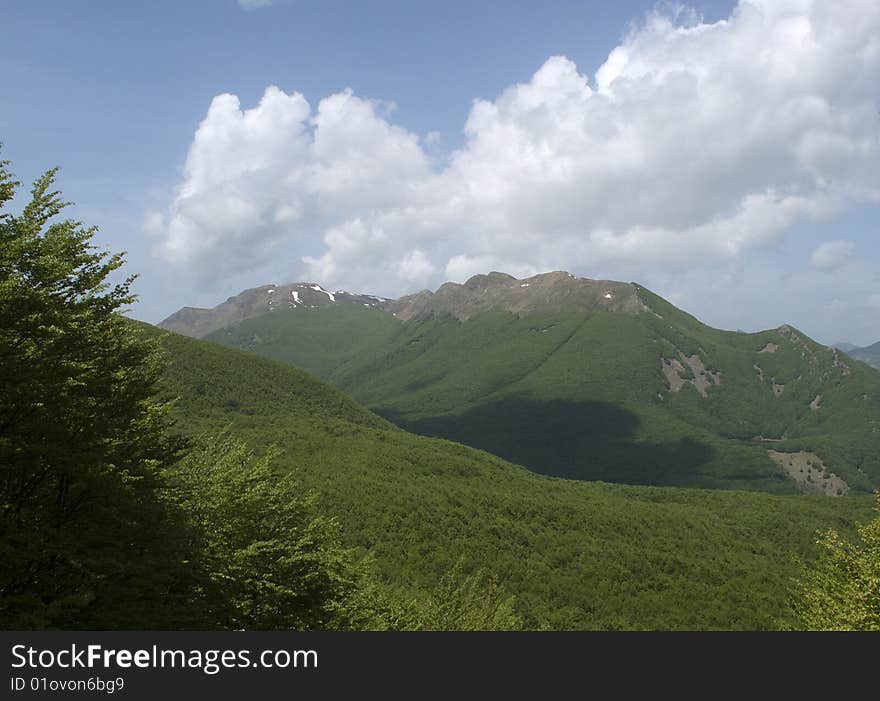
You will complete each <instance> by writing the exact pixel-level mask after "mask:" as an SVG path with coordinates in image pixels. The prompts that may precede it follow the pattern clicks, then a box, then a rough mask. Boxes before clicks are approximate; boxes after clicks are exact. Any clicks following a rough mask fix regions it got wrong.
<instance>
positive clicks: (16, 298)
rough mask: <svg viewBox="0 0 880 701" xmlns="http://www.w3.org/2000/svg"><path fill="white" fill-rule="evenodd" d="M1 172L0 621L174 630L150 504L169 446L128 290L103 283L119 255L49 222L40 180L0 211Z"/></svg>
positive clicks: (49, 201)
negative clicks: (25, 197) (129, 315)
mask: <svg viewBox="0 0 880 701" xmlns="http://www.w3.org/2000/svg"><path fill="white" fill-rule="evenodd" d="M8 167H9V163H8V161H3V162H0V622H2V625H3V627H5V628H11V627H27V628H38V627H44V626H61V627H64V626H77V627H92V626H95V627H139V626H142V625H143V626H146V625H148V624H149V625H150V626H151V627H157V626H163V625H167V626H172V627H173V626H175V625H183V624H184V622H183V621H180V620H178V619H176V618H175V617H176V616H177V615H179V614H180V612H181V611H192V607H191V606H186V605H185V599H186V597H187V592H188V587H189V585H188V584H187V583H186V581H185V580H186V577H185V576H182V570H181V562H183V561H185V560H186V559H187V558H186V553H185V545H186V538H184V537H183V536H182V535H180V534H181V531H180V529H179V528H177V524H175V521H174V514H173V513H170V512H169V509H168V507H167V506H166V505H165V504H163V502H161V500H159V499H158V498H157V493H156V488H157V486H158V482H157V474H158V471H159V469H160V468H162V467H163V466H166V465H168V464H170V463H171V462H172V461H173V460H175V459H176V455H177V453H178V450H179V448H180V446H181V444H180V441H179V440H178V439H175V438H173V437H170V436H169V433H168V432H167V407H165V406H164V405H163V404H161V403H159V402H158V401H156V400H155V399H154V398H153V393H154V389H155V385H156V382H157V380H158V378H159V375H160V372H161V363H160V358H159V350H158V346H157V341H156V340H147V339H145V338H144V337H143V336H142V334H140V333H139V332H138V331H137V329H136V328H135V326H134V325H133V324H132V323H131V322H129V321H127V320H126V319H124V318H123V317H122V316H121V315H120V312H121V311H123V310H124V309H125V308H126V307H127V306H128V305H130V304H131V303H132V302H133V301H134V295H133V294H132V293H131V283H132V280H133V278H132V277H129V278H126V279H123V280H121V281H120V282H118V283H115V284H112V283H111V282H109V280H110V278H111V277H112V275H113V274H114V273H115V271H117V270H118V269H119V268H120V267H121V266H122V264H123V255H122V254H116V255H111V254H108V253H105V252H101V251H99V250H97V249H96V247H95V246H94V245H93V243H92V238H93V236H94V233H95V231H96V229H95V228H94V227H92V228H88V227H85V226H83V225H82V224H81V223H80V222H77V221H72V220H70V219H65V220H60V219H59V218H58V215H59V214H60V213H61V212H62V210H63V209H64V207H65V206H66V203H65V202H64V201H62V199H61V197H60V195H59V193H58V192H56V191H54V190H53V189H52V186H53V182H54V178H55V173H56V171H55V170H50V171H49V172H48V173H46V174H45V175H43V176H42V177H41V178H39V179H38V180H37V181H36V182H35V184H34V186H33V188H32V190H31V197H30V200H29V201H28V202H27V203H26V204H25V205H24V207H23V209H22V210H21V213H20V214H12V213H10V212H8V211H5V210H7V208H8V207H9V205H10V203H11V201H12V198H13V196H14V195H15V193H16V190H17V189H18V188H19V185H20V184H19V183H18V182H16V181H15V180H14V179H13V177H12V175H11V173H10V171H9V169H8ZM160 543H161V547H159V544H160ZM158 601H162V602H163V604H162V606H156V605H155V603H156V602H158ZM175 602H179V603H180V604H181V605H180V607H179V608H178V607H176V606H175ZM166 614H167V616H168V617H169V620H164V619H163V616H164V615H166Z"/></svg>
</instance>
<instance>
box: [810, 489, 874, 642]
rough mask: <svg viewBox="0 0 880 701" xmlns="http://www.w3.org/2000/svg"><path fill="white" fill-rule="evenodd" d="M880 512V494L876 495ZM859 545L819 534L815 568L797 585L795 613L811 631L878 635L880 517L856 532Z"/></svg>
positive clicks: (835, 536) (831, 533) (838, 536)
mask: <svg viewBox="0 0 880 701" xmlns="http://www.w3.org/2000/svg"><path fill="white" fill-rule="evenodd" d="M877 502H878V503H877V508H878V510H880V493H878V495H877ZM856 530H857V533H858V536H859V540H860V541H861V542H858V543H853V542H850V541H847V540H845V539H843V538H842V537H841V536H840V535H839V534H838V533H837V532H836V531H834V530H829V531H827V532H825V533H822V534H820V536H819V538H818V540H817V543H818V544H819V546H821V548H822V555H821V556H820V558H819V560H818V562H817V563H816V564H815V565H814V566H813V567H811V568H809V569H807V570H806V571H805V574H804V576H803V578H802V579H801V580H800V581H799V582H798V583H797V598H796V600H795V601H794V609H795V612H796V613H797V614H798V615H799V617H800V619H801V620H802V621H803V623H804V626H805V627H806V628H807V629H809V630H880V517H877V518H875V519H874V520H873V521H871V522H870V523H868V524H866V525H860V526H858V527H857V528H856Z"/></svg>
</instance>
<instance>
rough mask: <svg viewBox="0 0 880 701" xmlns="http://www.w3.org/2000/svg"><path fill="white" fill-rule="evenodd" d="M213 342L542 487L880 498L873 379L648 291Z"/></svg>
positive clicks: (590, 290) (397, 308)
mask: <svg viewBox="0 0 880 701" xmlns="http://www.w3.org/2000/svg"><path fill="white" fill-rule="evenodd" d="M377 310H378V311H377ZM382 311H384V312H387V313H382ZM208 338H209V339H210V340H213V341H216V342H218V343H221V344H224V345H228V346H232V347H236V348H241V349H245V350H251V351H254V352H256V353H259V354H261V355H264V356H267V357H271V358H274V359H277V360H282V361H284V362H288V363H291V364H294V365H298V366H300V367H302V368H305V369H307V370H309V371H311V372H314V373H315V374H317V375H319V376H320V377H322V378H324V379H326V380H328V381H330V382H331V383H333V384H334V385H336V386H337V387H339V388H340V389H342V390H343V391H345V392H347V393H348V394H350V395H351V396H353V397H354V398H355V399H357V400H358V401H360V402H362V403H364V404H365V405H366V406H367V407H369V408H371V409H373V410H374V411H376V412H377V413H379V414H381V415H382V416H384V417H386V418H387V419H389V420H391V421H393V422H394V423H396V424H398V425H400V426H402V427H404V428H406V429H407V430H410V431H413V432H416V433H421V434H425V435H432V436H440V437H444V438H448V439H451V440H455V441H458V442H461V443H465V444H467V445H471V446H474V447H477V448H482V449H484V450H487V451H489V452H492V453H494V454H496V455H499V456H501V457H503V458H505V459H507V460H510V461H512V462H516V463H519V464H522V465H525V466H527V467H529V468H530V469H532V470H534V471H536V472H541V473H544V474H548V475H553V476H561V477H569V478H577V479H583V480H602V481H607V482H624V483H631V484H653V485H677V486H697V487H712V488H737V489H759V490H764V491H769V492H777V493H795V492H798V491H807V492H816V493H821V494H830V495H840V494H846V493H848V492H869V491H871V490H873V489H874V488H875V487H877V486H878V485H880V431H878V429H877V426H878V425H880V376H878V375H877V373H875V372H873V371H872V370H870V369H868V368H866V367H865V366H863V365H861V364H859V363H854V362H852V361H851V360H850V359H849V358H847V356H845V355H844V354H843V353H841V352H840V351H838V350H836V349H831V348H828V347H826V346H822V345H820V344H818V343H815V342H813V341H812V340H810V339H809V338H807V337H806V336H805V335H804V334H803V333H801V332H800V331H798V330H796V329H794V328H792V327H790V326H781V327H779V328H777V329H772V330H768V331H764V332H760V333H755V334H744V333H734V332H728V331H720V330H717V329H712V328H710V327H708V326H706V325H704V324H702V323H700V322H699V321H698V320H697V319H695V318H694V317H692V316H690V315H688V314H686V313H684V312H682V311H681V310H679V309H677V308H675V307H674V306H673V305H671V304H670V303H669V302H667V301H665V300H663V299H662V298H660V297H658V296H657V295H655V294H653V293H651V292H650V291H649V290H647V289H645V288H644V287H642V286H640V285H637V284H627V283H615V282H607V281H596V280H585V279H581V278H575V277H573V276H571V275H569V274H567V273H549V274H546V275H539V276H535V277H532V278H528V279H525V280H517V279H515V278H512V277H511V276H509V275H503V274H500V273H492V274H489V275H479V276H475V277H474V278H471V279H470V280H468V281H467V282H466V283H465V284H463V285H457V284H452V283H448V284H446V285H444V286H442V287H441V288H440V289H439V290H437V292H434V293H430V292H422V293H419V294H417V295H412V296H409V297H404V298H401V299H399V300H381V301H380V302H379V303H377V304H376V305H368V306H364V305H363V303H362V304H361V305H358V304H347V305H342V304H336V305H329V304H324V305H322V306H320V307H315V308H308V309H307V308H305V307H303V306H294V307H291V306H287V307H285V308H283V309H278V311H274V312H271V313H265V312H264V313H263V314H262V315H260V316H255V317H252V318H249V319H245V320H244V321H241V322H239V323H235V324H232V325H230V326H228V327H226V328H223V329H220V330H217V331H215V332H213V333H211V334H210V335H209V336H208Z"/></svg>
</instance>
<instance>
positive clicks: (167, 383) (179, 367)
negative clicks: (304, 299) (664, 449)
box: [144, 305, 873, 630]
mask: <svg viewBox="0 0 880 701" xmlns="http://www.w3.org/2000/svg"><path fill="white" fill-rule="evenodd" d="M338 318H342V319H359V318H365V319H369V320H374V321H378V320H380V319H385V320H389V321H390V322H391V324H393V325H394V326H395V327H398V328H406V327H407V324H408V323H412V322H407V324H404V323H403V322H400V321H397V320H396V319H394V318H393V317H391V315H390V314H378V313H376V312H375V311H371V310H369V309H367V308H366V307H360V308H357V307H356V306H355V305H348V306H345V305H337V306H335V307H332V306H325V307H324V308H321V309H315V310H312V311H311V312H310V313H304V312H302V310H300V311H296V310H294V308H292V307H291V308H288V309H287V310H284V311H278V312H272V313H268V314H265V315H264V316H263V317H262V319H263V321H264V322H267V323H266V326H267V327H268V326H269V323H271V324H279V325H280V326H281V327H284V324H285V323H287V322H289V321H290V320H292V319H296V320H299V321H301V322H302V323H304V324H307V326H301V327H299V328H300V329H301V330H303V331H305V330H313V329H320V328H322V324H321V323H319V322H320V321H321V320H322V319H327V320H331V319H332V320H336V319H338ZM250 321H251V322H256V321H257V319H252V320H250ZM246 323H249V322H246ZM463 323H464V324H470V323H472V322H463ZM367 327H368V325H367V324H364V326H363V328H364V329H365V328H367ZM144 328H145V332H147V333H153V334H158V332H157V331H156V330H155V329H151V328H149V327H147V326H146V325H144ZM338 331H339V329H338V327H337V328H336V330H335V331H334V332H333V333H332V334H329V332H325V333H324V338H325V340H327V345H326V346H325V351H326V352H328V353H330V354H335V353H336V349H334V348H333V347H332V345H331V344H330V342H329V337H328V335H329V336H334V337H335V336H336V335H337V334H338ZM538 333H540V331H538ZM548 333H549V332H548ZM162 343H163V346H164V350H165V355H166V357H167V361H168V367H167V369H166V371H165V375H164V378H163V381H162V392H163V396H166V397H168V398H169V399H174V400H175V401H174V405H173V412H174V417H175V418H176V421H177V426H178V428H179V429H180V430H182V431H184V432H186V433H191V434H201V433H203V432H205V431H210V432H215V431H220V430H229V431H231V432H232V433H233V435H235V436H237V437H239V438H242V439H245V440H247V441H248V442H249V443H250V445H251V446H253V447H254V448H255V449H256V450H258V451H260V452H262V451H263V450H264V449H265V448H266V447H267V446H270V445H276V446H278V447H279V448H280V449H281V451H280V455H279V457H278V458H277V466H278V468H279V469H280V470H290V469H295V470H296V475H297V478H298V480H299V481H300V482H301V484H302V485H303V488H304V489H307V490H315V491H317V492H318V493H319V495H320V505H321V508H322V509H324V510H326V511H327V512H328V513H329V514H332V515H334V516H335V517H336V518H338V520H339V523H340V525H341V529H342V535H343V537H344V539H345V541H346V543H347V544H348V545H350V546H351V547H355V548H357V549H358V550H359V551H360V552H363V553H369V554H370V556H371V559H373V560H374V562H375V566H376V568H377V571H378V573H379V574H380V575H381V578H382V580H383V581H384V582H387V583H388V585H389V586H390V587H393V588H394V589H395V590H396V591H399V592H401V594H402V595H403V596H405V597H420V596H425V595H426V593H427V592H431V591H433V590H435V589H436V587H437V581H438V579H439V578H440V576H442V573H444V572H446V571H448V569H449V568H450V567H452V566H453V565H454V564H455V563H456V562H457V561H458V560H459V558H463V559H464V562H465V565H466V567H468V568H476V567H481V568H485V569H486V570H487V571H488V572H491V573H493V574H495V575H497V577H498V578H499V580H500V582H502V584H503V586H504V588H505V590H506V591H507V592H508V593H510V594H511V595H513V596H515V597H516V608H517V612H518V613H519V614H520V615H521V616H522V617H523V618H524V619H525V621H526V624H527V625H528V626H529V627H535V628H537V627H549V628H556V629H572V628H575V629H612V628H617V629H620V628H624V629H651V628H662V629H698V630H704V629H716V628H728V629H729V628H734V629H766V628H776V627H780V626H782V627H785V626H797V625H798V622H797V621H796V620H795V619H794V618H793V617H792V613H791V610H790V609H789V608H788V605H787V603H788V600H789V597H790V590H791V582H792V580H793V578H794V577H796V576H797V575H798V566H797V564H796V559H798V560H809V559H811V558H812V557H813V556H814V549H815V546H814V540H815V535H814V534H815V533H816V531H817V530H819V529H824V528H828V527H830V526H834V527H835V528H843V529H844V530H845V531H846V532H849V531H851V529H852V524H853V523H855V522H856V521H865V520H867V519H869V518H870V516H871V507H872V504H873V500H872V499H871V498H870V497H863V498H848V499H821V498H809V497H807V498H805V497H800V496H795V497H790V496H789V497H786V496H775V495H768V494H758V493H747V492H720V491H714V492H713V491H706V490H684V489H656V488H645V487H627V486H621V485H606V484H587V483H584V482H575V481H567V480H554V479H547V478H545V477H541V476H538V475H534V474H532V473H530V472H528V471H527V470H523V469H522V468H520V467H517V466H515V465H512V464H510V463H507V462H505V461H503V460H500V459H498V458H496V457H494V456H492V455H489V454H487V453H485V452H482V451H478V450H473V449H471V448H468V447H466V446H462V445H458V444H455V443H450V442H448V441H444V440H436V439H432V438H426V437H422V436H415V435H412V434H409V433H406V432H405V431H402V430H400V429H399V428H397V427H395V426H392V425H391V424H389V423H388V422H386V421H384V420H383V419H381V418H379V417H378V416H376V415H375V414H372V413H370V412H369V411H367V410H365V409H364V408H363V407H361V406H358V405H357V404H356V403H355V402H354V401H352V400H351V399H349V398H348V397H346V396H344V395H343V394H342V393H341V392H339V391H338V390H335V389H333V388H332V387H329V386H327V385H325V384H324V383H322V382H320V381H318V380H317V379H316V378H314V377H312V376H310V375H309V374H307V373H305V372H303V371H301V370H299V369H297V368H294V367H290V366H289V365H286V364H282V363H278V362H274V361H272V360H268V359H265V358H260V357H257V356H256V355H254V354H252V353H242V352H239V351H236V350H234V349H229V348H223V347H221V346H218V345H216V344H214V343H207V342H205V341H199V340H195V339H191V338H184V337H182V336H178V335H176V334H165V335H164V338H163V339H162Z"/></svg>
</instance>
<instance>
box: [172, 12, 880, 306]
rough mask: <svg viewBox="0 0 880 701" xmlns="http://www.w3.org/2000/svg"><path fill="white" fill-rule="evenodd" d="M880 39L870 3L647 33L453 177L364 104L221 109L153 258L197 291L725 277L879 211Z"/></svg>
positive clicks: (557, 67) (494, 125)
mask: <svg viewBox="0 0 880 701" xmlns="http://www.w3.org/2000/svg"><path fill="white" fill-rule="evenodd" d="M878 37H880V3H877V2H876V0H835V1H834V2H832V1H831V0H825V1H819V0H816V1H815V2H811V1H810V0H791V1H787V2H779V1H778V0H773V1H771V0H743V2H741V3H740V5H739V6H738V7H737V8H736V9H735V11H734V12H733V14H732V15H731V16H730V17H729V18H728V19H726V20H723V21H720V22H716V23H713V24H706V23H702V22H701V21H700V19H699V17H698V16H697V15H695V14H694V13H693V12H689V11H677V12H676V13H675V14H674V15H670V14H663V13H660V12H656V13H652V14H651V15H649V16H648V18H647V19H646V20H645V22H644V23H643V24H642V25H641V26H639V27H637V28H636V29H634V30H633V31H632V32H631V33H630V34H629V35H628V36H627V37H626V38H625V39H624V40H623V41H622V42H621V44H620V45H619V46H617V47H616V48H615V49H614V50H613V51H612V52H611V53H610V54H609V56H608V59H607V60H606V62H605V63H604V64H603V65H602V66H601V67H600V68H599V70H598V71H597V72H596V74H595V77H594V79H592V80H591V79H590V78H589V77H588V76H587V75H584V74H583V73H581V72H579V70H578V68H577V66H575V64H574V63H573V62H572V61H570V60H569V59H567V58H565V57H562V56H555V57H551V58H549V59H548V60H547V61H546V63H545V64H544V65H543V66H541V67H540V68H539V70H538V71H537V72H536V73H535V74H534V76H532V78H531V79H530V80H529V81H528V82H526V83H523V84H517V85H513V86H511V87H509V88H508V89H507V90H505V91H504V92H503V93H502V94H501V95H499V96H498V97H497V98H496V99H494V100H475V101H474V103H473V106H472V108H471V111H470V113H469V115H468V117H467V120H466V122H465V127H464V135H465V141H464V144H463V145H462V146H461V148H459V149H458V150H457V151H455V152H454V153H453V154H452V156H451V158H450V159H449V161H448V162H447V164H446V165H445V166H444V167H443V168H442V169H440V170H437V169H434V168H432V165H431V159H430V157H429V156H428V155H427V154H426V152H425V150H424V149H423V144H424V145H427V146H430V145H431V144H432V143H434V142H435V141H436V137H435V136H434V135H431V134H428V135H424V136H423V137H422V138H421V139H420V138H419V136H418V135H416V134H413V133H411V132H409V131H407V130H405V129H403V128H401V127H399V126H396V125H394V124H393V122H392V121H391V113H392V110H391V109H389V107H388V106H387V105H385V104H383V103H379V102H376V101H372V100H367V99H363V98H360V97H358V96H356V95H354V94H352V92H351V91H344V92H341V93H338V94H334V95H331V96H329V97H326V98H325V99H323V100H321V101H320V102H319V103H318V104H317V107H314V108H313V107H312V106H311V105H309V103H308V102H307V101H306V100H305V98H304V97H303V96H302V95H300V94H298V93H292V94H289V95H288V94H285V93H284V92H283V91H281V90H280V89H278V88H275V87H270V88H268V89H267V90H266V93H265V95H264V96H263V98H262V100H261V101H260V103H259V105H257V106H256V107H254V108H252V109H248V110H242V109H241V107H240V105H239V102H238V99H237V98H236V97H234V96H232V95H219V96H217V97H216V98H215V99H214V101H213V102H212V104H211V107H210V108H209V110H208V113H207V115H206V117H205V119H204V120H203V122H202V123H201V125H200V126H199V128H198V130H197V132H196V134H195V137H194V140H193V143H192V145H191V147H190V150H189V154H188V156H187V160H186V165H185V170H184V180H183V183H182V184H181V185H180V188H179V191H178V194H177V196H176V198H175V199H174V202H173V203H172V204H171V206H170V208H169V211H168V213H167V215H166V216H165V218H164V220H163V221H164V222H165V230H164V235H163V238H162V245H161V248H160V252H161V254H162V255H163V256H164V257H165V258H166V259H168V260H171V261H173V262H176V263H179V264H181V265H182V266H188V268H189V269H190V270H191V271H193V272H194V273H196V274H197V275H201V276H202V277H203V278H205V279H208V278H213V277H216V276H218V275H222V274H224V273H229V274H241V273H243V272H246V271H249V270H253V271H256V270H263V269H265V268H266V266H272V265H274V266H275V269H276V270H280V272H279V274H283V275H286V277H287V278H291V279H292V278H295V277H308V278H310V279H316V280H320V281H321V282H322V283H324V284H327V285H338V286H344V287H346V288H347V289H364V290H368V291H375V292H380V293H384V294H395V293H403V292H408V291H412V290H413V289H414V287H415V286H424V285H430V284H432V283H438V282H441V281H442V280H443V279H445V278H453V279H461V278H463V277H466V276H467V275H469V274H471V273H473V272H485V271H487V270H490V269H495V270H506V271H508V272H511V273H513V274H517V273H520V272H525V273H527V272H535V271H540V270H548V269H560V268H562V269H570V270H573V271H575V272H579V273H581V274H590V275H594V274H596V271H599V270H601V271H603V272H604V273H605V274H606V275H607V276H615V277H624V276H625V275H627V274H629V273H630V271H633V270H637V271H639V273H638V277H644V276H646V275H650V274H652V273H656V274H666V273H669V272H672V271H676V270H683V269H686V268H689V267H693V266H699V267H706V266H712V265H727V264H729V263H730V262H732V261H736V260H738V259H740V258H741V257H742V256H743V255H744V254H746V253H748V252H750V251H755V250H760V249H762V248H766V247H770V246H773V245H775V244H776V243H777V242H778V241H779V240H780V238H781V237H782V236H783V235H784V233H785V232H786V231H788V230H789V229H790V228H791V227H792V226H793V225H794V224H796V223H797V222H798V221H799V220H801V219H803V218H815V217H823V216H827V215H828V214H829V213H833V212H836V211H841V210H843V209H845V208H846V207H848V206H849V205H851V204H852V203H856V202H865V201H869V202H880V169H878V168H877V167H876V164H877V163H878V162H880V160H878V159H880V120H878V118H877V85H880V38H878ZM837 243H841V242H837ZM844 243H845V242H844ZM820 248H821V247H820ZM842 250H843V249H840V250H837V251H836V254H837V255H838V257H839V256H840V255H842V252H841V251H842ZM831 253H834V250H832V251H831ZM831 253H827V252H826V253H820V252H819V250H818V249H817V252H816V253H815V254H814V258H816V257H817V256H818V261H819V262H818V263H817V262H816V260H814V264H818V265H819V266H820V267H829V266H828V265H823V263H822V262H823V261H825V260H831V259H834V256H833V255H831ZM843 253H845V251H844V252H843ZM844 257H845V256H844ZM835 260H836V259H835ZM282 265H283V268H282V267H281V266H282ZM254 282H255V283H257V282H261V280H255V281H254ZM378 287H381V289H377V288H378Z"/></svg>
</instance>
